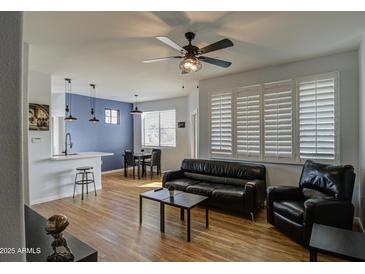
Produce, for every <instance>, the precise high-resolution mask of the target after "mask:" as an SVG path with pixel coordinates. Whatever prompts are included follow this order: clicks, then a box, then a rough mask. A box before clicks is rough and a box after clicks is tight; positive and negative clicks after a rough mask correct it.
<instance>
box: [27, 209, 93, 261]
mask: <svg viewBox="0 0 365 274" xmlns="http://www.w3.org/2000/svg"><path fill="white" fill-rule="evenodd" d="M24 215H25V242H26V248H27V250H30V251H34V252H28V253H27V254H26V259H27V262H46V261H47V256H48V255H49V254H50V253H52V251H53V250H52V246H51V241H52V238H51V237H50V236H48V235H47V234H46V233H44V227H45V226H46V224H47V219H46V218H44V217H42V216H41V215H39V214H38V213H37V212H35V211H34V210H33V209H31V208H29V207H28V206H24ZM63 236H64V238H65V239H66V240H67V243H68V246H69V247H70V249H71V250H72V252H73V255H74V261H75V262H97V261H98V252H97V251H96V250H95V249H93V248H92V247H90V246H89V245H87V244H85V243H84V242H82V241H80V240H78V239H77V238H75V237H74V236H72V235H71V234H69V233H68V232H64V233H63ZM38 251H39V252H38Z"/></svg>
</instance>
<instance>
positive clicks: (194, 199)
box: [139, 188, 209, 242]
mask: <svg viewBox="0 0 365 274" xmlns="http://www.w3.org/2000/svg"><path fill="white" fill-rule="evenodd" d="M143 198H145V199H149V200H153V201H156V202H159V203H160V231H161V232H162V233H164V232H165V205H170V206H174V207H177V208H180V219H181V220H184V219H185V216H184V215H185V210H186V212H187V222H188V223H187V241H188V242H190V230H191V222H190V209H192V208H194V207H196V206H197V205H200V204H205V226H206V227H208V226H209V207H208V197H206V196H202V195H197V194H192V193H186V192H182V191H175V192H174V197H170V194H169V191H168V190H167V189H166V188H163V189H161V190H157V191H156V190H151V191H147V192H144V193H141V194H140V195H139V223H140V224H142V199H143Z"/></svg>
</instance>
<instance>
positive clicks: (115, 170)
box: [101, 168, 166, 175]
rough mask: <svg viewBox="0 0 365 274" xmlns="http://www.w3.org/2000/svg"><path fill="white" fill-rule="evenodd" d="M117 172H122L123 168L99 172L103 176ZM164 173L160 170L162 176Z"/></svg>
mask: <svg viewBox="0 0 365 274" xmlns="http://www.w3.org/2000/svg"><path fill="white" fill-rule="evenodd" d="M117 172H124V168H118V169H112V170H107V171H103V172H101V174H102V175H104V174H111V173H117ZM165 172H166V171H165V170H161V174H162V175H163V174H164V173H165Z"/></svg>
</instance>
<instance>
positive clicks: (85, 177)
mask: <svg viewBox="0 0 365 274" xmlns="http://www.w3.org/2000/svg"><path fill="white" fill-rule="evenodd" d="M93 169H94V168H93V167H92V166H84V167H78V168H76V177H75V185H74V194H73V198H75V191H76V185H81V186H82V192H81V200H84V185H86V194H89V184H92V183H93V184H94V191H95V196H96V185H95V177H94V171H93ZM80 176H81V180H80V179H79V177H80ZM89 176H91V178H89Z"/></svg>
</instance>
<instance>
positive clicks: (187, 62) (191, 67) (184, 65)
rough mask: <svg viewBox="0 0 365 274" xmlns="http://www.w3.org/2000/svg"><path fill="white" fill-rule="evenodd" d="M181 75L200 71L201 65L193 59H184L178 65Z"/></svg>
mask: <svg viewBox="0 0 365 274" xmlns="http://www.w3.org/2000/svg"><path fill="white" fill-rule="evenodd" d="M179 67H180V69H181V72H182V73H190V72H197V71H198V70H201V68H202V63H201V62H200V61H199V60H198V59H197V58H195V57H186V58H184V60H182V61H181V62H180V65H179Z"/></svg>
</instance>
